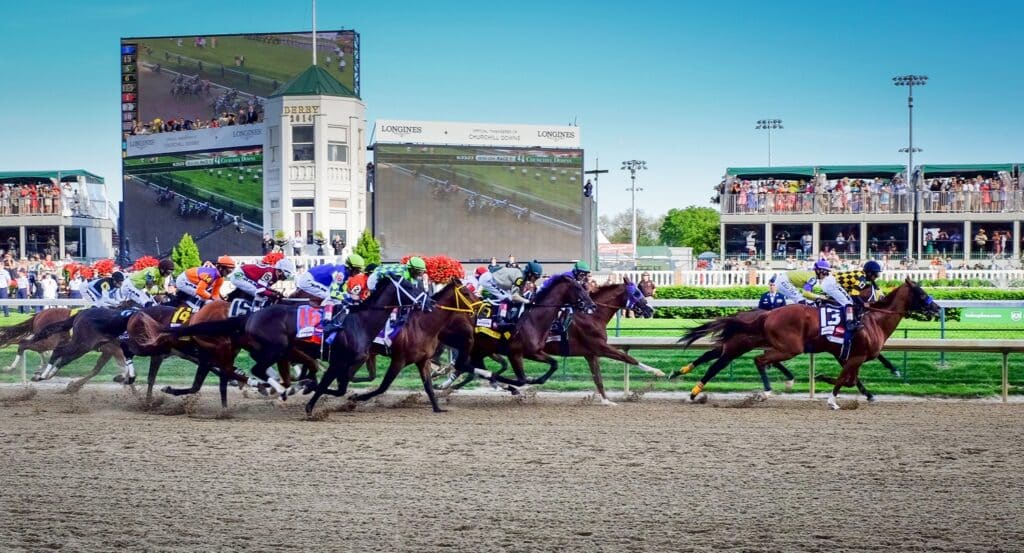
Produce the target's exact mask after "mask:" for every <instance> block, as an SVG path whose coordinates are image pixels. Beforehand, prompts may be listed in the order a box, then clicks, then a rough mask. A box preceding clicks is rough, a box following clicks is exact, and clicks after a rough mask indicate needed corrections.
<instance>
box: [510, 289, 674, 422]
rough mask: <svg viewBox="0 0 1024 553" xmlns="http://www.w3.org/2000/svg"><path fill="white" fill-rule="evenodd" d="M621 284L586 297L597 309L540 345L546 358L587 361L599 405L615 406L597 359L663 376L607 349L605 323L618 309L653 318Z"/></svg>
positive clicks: (641, 297) (643, 302)
mask: <svg viewBox="0 0 1024 553" xmlns="http://www.w3.org/2000/svg"><path fill="white" fill-rule="evenodd" d="M622 280H623V282H622V283H621V284H606V285H604V286H601V287H598V288H597V289H596V290H594V291H593V292H591V293H590V297H591V299H592V300H593V301H594V305H596V306H597V308H596V309H595V310H594V312H593V313H585V312H584V313H579V314H576V315H574V316H573V319H572V324H571V325H569V329H568V331H567V332H566V334H565V336H559V337H558V338H559V339H558V340H551V339H549V340H548V341H547V343H546V344H545V345H544V351H545V352H546V353H548V354H550V355H560V356H562V357H583V358H584V359H586V360H587V365H588V366H589V367H590V375H591V377H592V378H593V379H594V386H595V387H596V388H597V393H598V394H600V396H601V404H602V405H616V404H615V402H613V401H611V400H610V399H608V394H607V393H605V390H604V381H603V379H602V377H601V361H600V358H601V357H607V358H608V359H613V360H615V361H621V362H623V363H625V364H627V365H629V366H633V367H637V368H639V369H641V370H643V371H644V372H647V373H650V374H653V375H654V376H656V377H662V376H665V373H664V372H662V371H661V370H659V369H656V368H654V367H651V366H648V365H645V364H643V363H641V362H639V361H637V360H636V359H635V358H633V357H632V356H631V355H629V354H627V353H625V352H623V351H621V350H619V349H618V348H614V347H612V346H610V345H608V322H609V321H611V319H612V317H614V316H615V313H616V312H618V311H619V310H620V309H627V310H630V311H633V312H635V313H636V314H638V315H640V316H641V317H644V318H650V317H653V316H654V310H653V309H651V306H649V305H647V298H645V297H644V295H643V293H641V292H640V290H639V289H638V288H637V287H636V284H634V283H632V282H630V280H629V277H623V279H622ZM552 338H553V337H552ZM563 339H567V341H566V342H563V341H562V340H563ZM626 370H629V369H628V368H627V369H626ZM503 371H504V367H503V368H502V369H499V370H498V371H495V373H494V374H501V373H502V372H503Z"/></svg>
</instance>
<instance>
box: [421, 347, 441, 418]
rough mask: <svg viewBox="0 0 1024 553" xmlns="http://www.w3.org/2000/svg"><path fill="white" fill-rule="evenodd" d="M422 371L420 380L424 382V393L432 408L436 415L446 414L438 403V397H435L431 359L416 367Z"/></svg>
mask: <svg viewBox="0 0 1024 553" xmlns="http://www.w3.org/2000/svg"><path fill="white" fill-rule="evenodd" d="M416 366H417V367H418V368H419V370H420V380H422V381H423V391H424V392H426V393H427V397H428V398H430V407H431V408H432V409H433V410H434V412H435V413H444V412H445V410H444V409H441V406H440V405H439V404H438V403H437V396H436V395H434V385H433V383H432V382H431V381H430V359H424V360H423V361H420V362H419V363H417V365H416Z"/></svg>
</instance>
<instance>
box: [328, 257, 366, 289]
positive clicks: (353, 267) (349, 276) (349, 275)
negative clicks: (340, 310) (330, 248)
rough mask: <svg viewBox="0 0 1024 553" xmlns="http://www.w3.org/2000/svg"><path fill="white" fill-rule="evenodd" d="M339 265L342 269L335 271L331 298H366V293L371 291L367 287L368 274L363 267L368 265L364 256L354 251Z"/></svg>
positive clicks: (331, 286)
mask: <svg viewBox="0 0 1024 553" xmlns="http://www.w3.org/2000/svg"><path fill="white" fill-rule="evenodd" d="M338 260H339V261H340V260H341V258H340V257H339V258H338ZM337 267H339V268H340V269H341V270H340V271H338V272H336V273H334V279H333V281H332V282H331V285H330V290H329V295H330V297H331V299H334V300H337V301H345V300H346V299H347V300H349V301H359V300H362V299H363V298H365V297H366V296H365V295H364V293H369V291H368V290H367V289H366V275H364V274H363V269H364V268H365V267H366V261H365V260H364V259H363V256H361V255H359V254H357V253H353V254H351V255H349V256H348V259H346V260H345V264H344V265H341V264H339V265H337Z"/></svg>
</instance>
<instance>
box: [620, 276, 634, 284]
mask: <svg viewBox="0 0 1024 553" xmlns="http://www.w3.org/2000/svg"><path fill="white" fill-rule="evenodd" d="M631 282H633V281H632V280H630V278H629V275H622V283H623V284H629V283H631Z"/></svg>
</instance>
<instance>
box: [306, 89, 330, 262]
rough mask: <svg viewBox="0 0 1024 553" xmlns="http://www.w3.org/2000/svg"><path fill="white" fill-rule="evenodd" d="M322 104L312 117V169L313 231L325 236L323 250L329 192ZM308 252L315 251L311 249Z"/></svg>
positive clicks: (327, 221) (328, 218)
mask: <svg viewBox="0 0 1024 553" xmlns="http://www.w3.org/2000/svg"><path fill="white" fill-rule="evenodd" d="M323 108H324V105H323V103H322V102H321V103H320V113H321V115H320V116H319V117H313V141H314V142H315V143H316V144H315V146H316V154H315V163H316V166H315V167H314V169H313V179H314V182H313V232H314V233H315V232H316V231H320V232H322V233H323V234H324V236H325V237H327V244H325V245H324V246H325V249H324V251H325V252H326V251H327V249H326V248H327V247H328V246H329V244H330V241H331V239H330V232H331V228H330V213H331V208H330V193H329V192H328V191H327V169H326V167H327V125H328V120H327V119H328V118H327V116H326V115H323V112H324V109H323ZM310 248H311V250H310V252H309V253H315V252H316V250H315V249H312V247H310Z"/></svg>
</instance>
